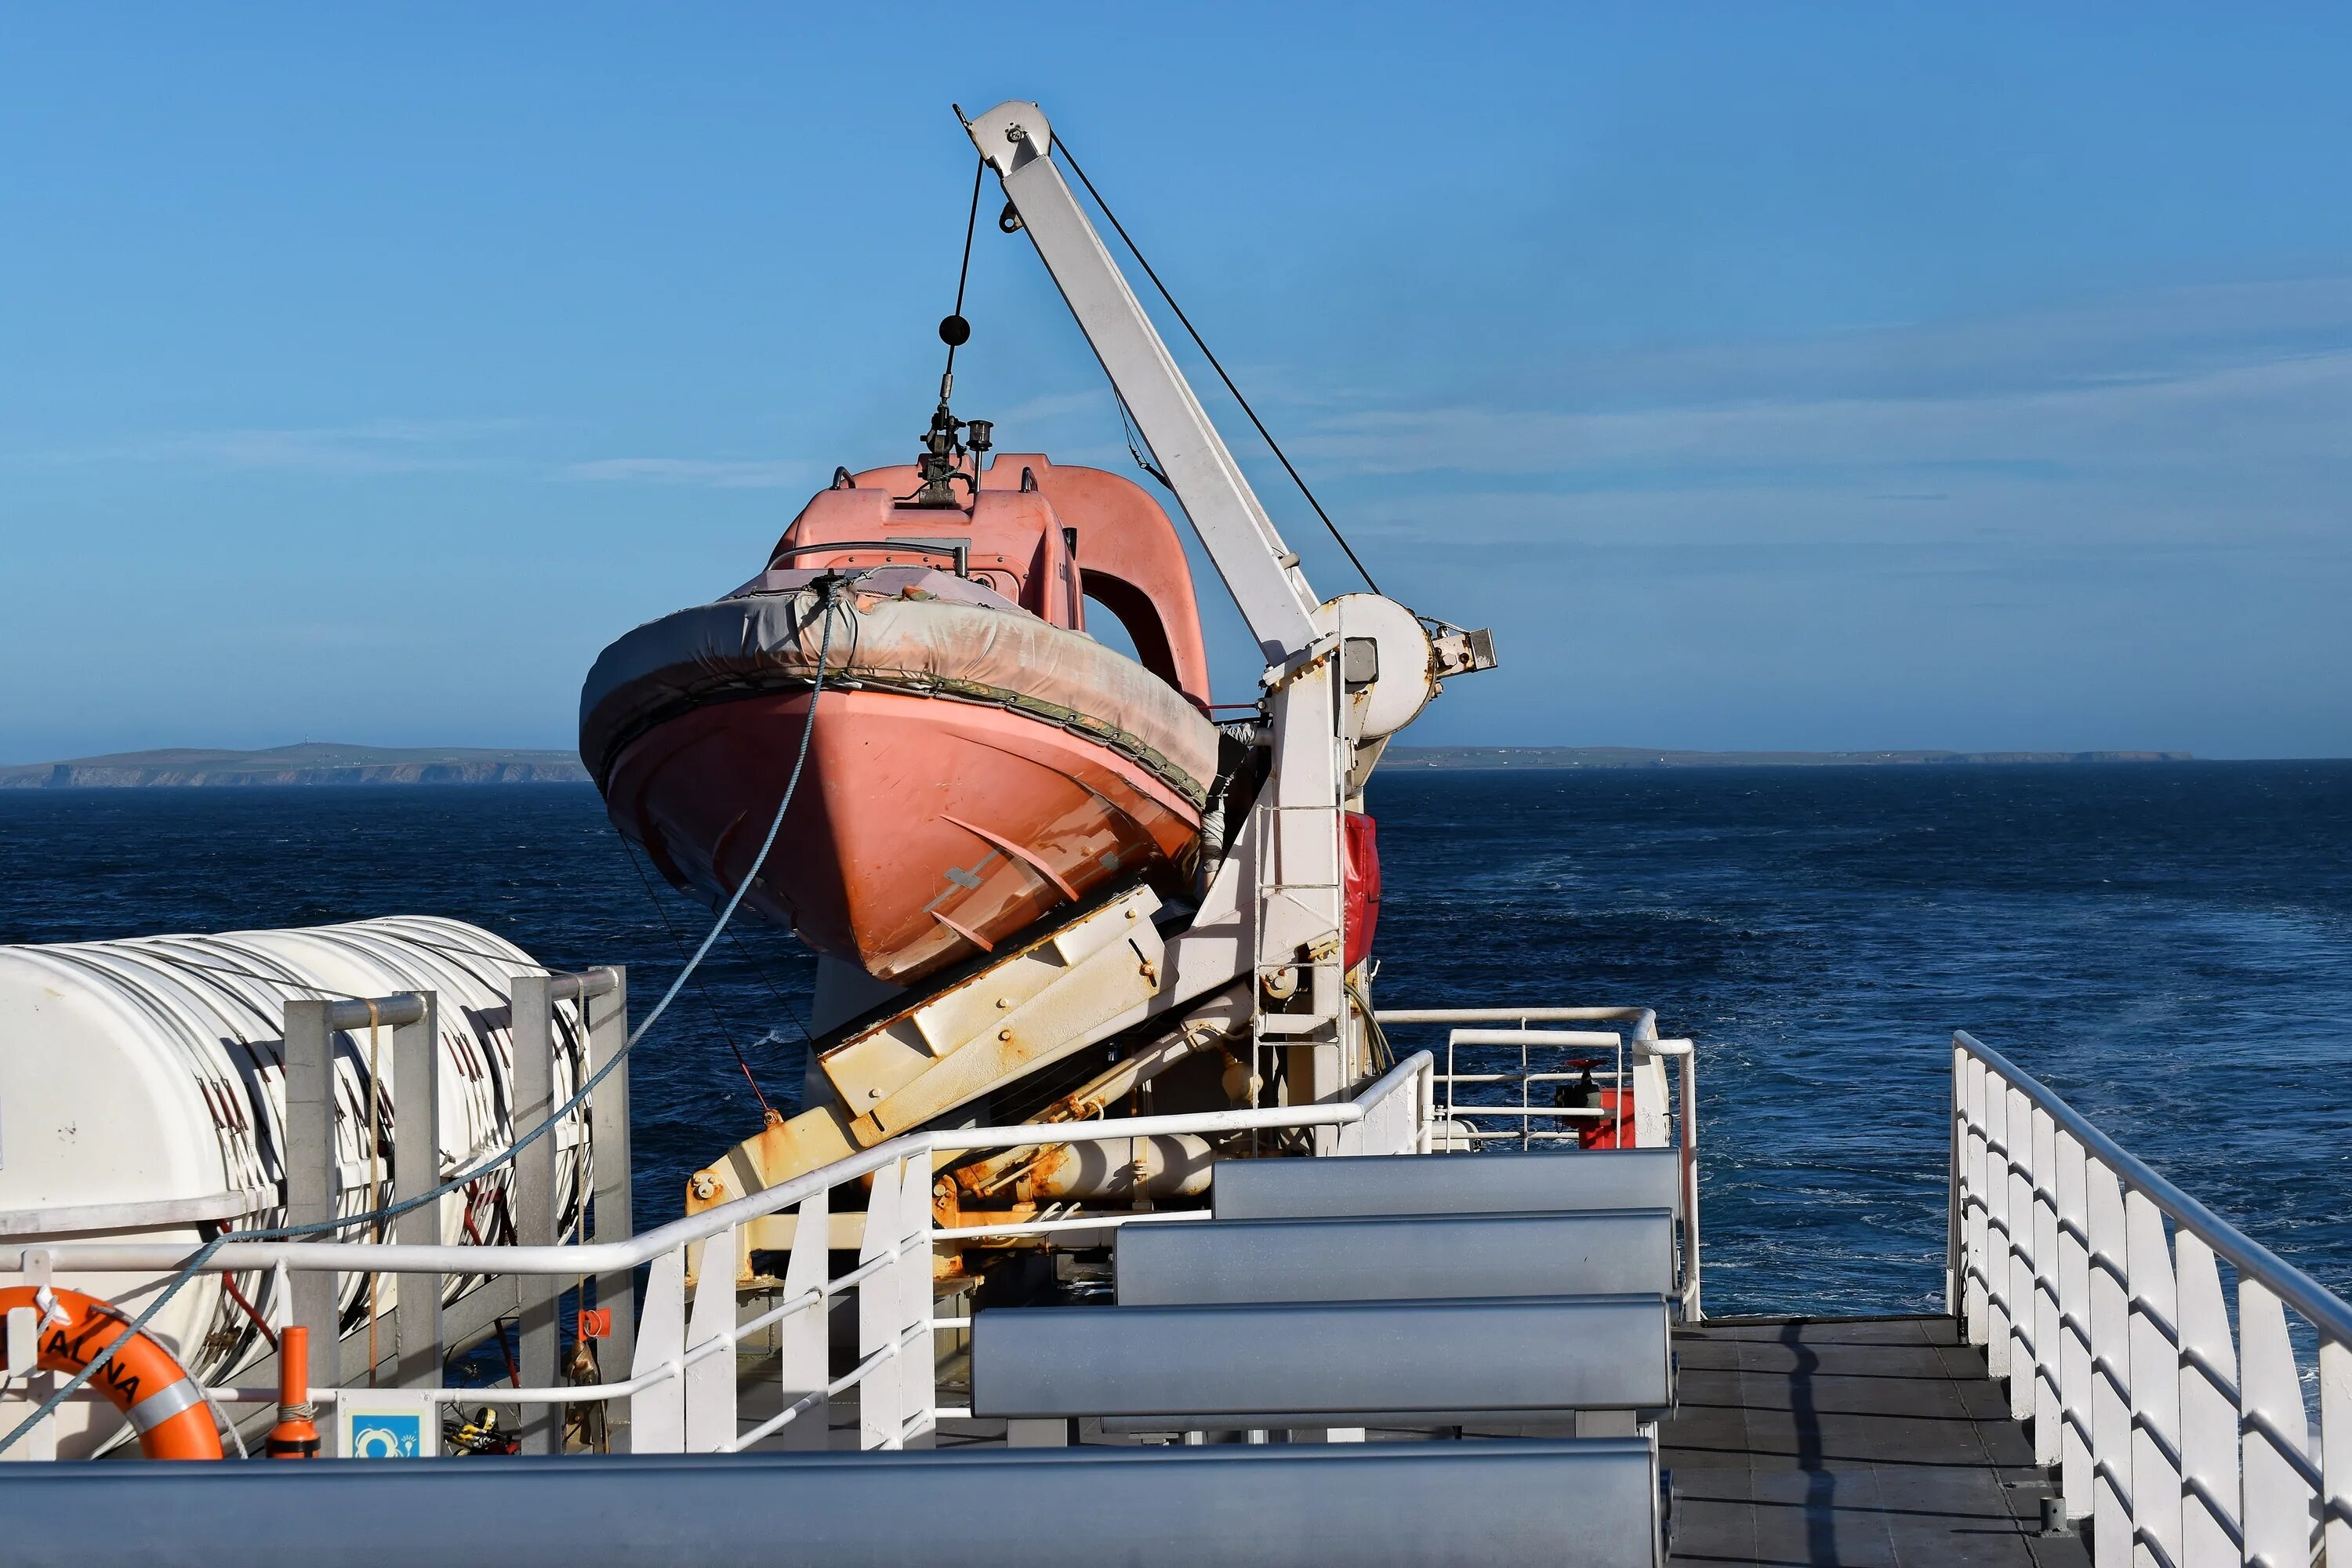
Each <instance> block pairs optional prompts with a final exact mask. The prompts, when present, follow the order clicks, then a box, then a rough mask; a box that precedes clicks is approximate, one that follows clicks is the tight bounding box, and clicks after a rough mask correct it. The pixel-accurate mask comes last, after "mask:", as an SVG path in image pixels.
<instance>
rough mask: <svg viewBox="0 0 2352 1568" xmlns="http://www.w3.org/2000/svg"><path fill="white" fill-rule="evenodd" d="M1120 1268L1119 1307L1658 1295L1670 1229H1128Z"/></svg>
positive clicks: (1513, 1220) (1384, 1223)
mask: <svg viewBox="0 0 2352 1568" xmlns="http://www.w3.org/2000/svg"><path fill="white" fill-rule="evenodd" d="M1301 1163H1305V1162H1301ZM1315 1163H1318V1164H1344V1163H1361V1162H1349V1161H1336V1160H1335V1161H1318V1162H1315ZM1231 1168H1232V1167H1231V1166H1220V1167H1219V1169H1221V1170H1225V1169H1231ZM1117 1267H1118V1302H1119V1305H1120V1306H1122V1307H1127V1306H1144V1307H1151V1306H1177V1305H1207V1304H1211V1303H1217V1302H1253V1301H1368V1300H1447V1299H1452V1300H1462V1299H1470V1298H1478V1297H1491V1296H1581V1295H1623V1294H1626V1293H1629V1292H1633V1293H1641V1294H1645V1295H1649V1296H1664V1295H1670V1294H1672V1293H1673V1291H1674V1289H1675V1224H1674V1216H1673V1215H1672V1214H1671V1213H1669V1212H1668V1211H1667V1210H1665V1209H1663V1208H1653V1209H1596V1210H1593V1211H1591V1212H1590V1213H1582V1214H1577V1213H1567V1214H1557V1213H1556V1214H1496V1215H1487V1214H1479V1215H1407V1216H1397V1215H1368V1216H1357V1217H1350V1218H1337V1219H1333V1218H1318V1219H1276V1220H1233V1219H1216V1220H1208V1221H1202V1222H1199V1223H1178V1224H1169V1225H1130V1226H1122V1227H1120V1230H1119V1233H1118V1252H1117Z"/></svg>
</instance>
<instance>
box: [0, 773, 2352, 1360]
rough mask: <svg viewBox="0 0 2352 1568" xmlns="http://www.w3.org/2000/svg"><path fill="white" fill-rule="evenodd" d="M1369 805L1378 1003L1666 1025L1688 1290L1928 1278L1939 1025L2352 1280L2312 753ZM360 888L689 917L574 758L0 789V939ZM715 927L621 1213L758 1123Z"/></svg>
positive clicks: (526, 906) (389, 909)
mask: <svg viewBox="0 0 2352 1568" xmlns="http://www.w3.org/2000/svg"><path fill="white" fill-rule="evenodd" d="M1372 805H1373V809H1374V811H1375V812H1376V814H1377V815H1378V816H1379V817H1380V819H1381V849H1382V855H1383V861H1384V869H1385V872H1386V881H1387V886H1386V897H1385V901H1384V903H1383V906H1382V910H1383V912H1382V916H1381V932H1380V942H1379V947H1378V952H1379V955H1380V957H1381V973H1380V977H1379V981H1378V986H1377V995H1378V1000H1379V1001H1380V1003H1381V1005H1384V1006H1412V1005H1429V1006H1434V1005H1471V1004H1477V1003H1488V1002H1496V1003H1504V1002H1507V1003H1511V1004H1517V1005H1528V1004H1534V1005H1552V1004H1586V1003H1593V1004H1620V1003H1629V1004H1641V1005H1648V1006H1652V1007H1654V1008H1656V1009H1657V1012H1658V1016H1659V1020H1660V1024H1661V1026H1662V1027H1663V1028H1664V1030H1665V1031H1666V1032H1667V1033H1668V1034H1670V1035H1687V1036H1689V1037H1692V1038H1694V1039H1696V1041H1697V1042H1698V1050H1699V1060H1700V1064H1701V1066H1700V1084H1701V1104H1700V1125H1701V1128H1702V1138H1703V1178H1702V1179H1703V1188H1702V1190H1703V1213H1704V1216H1705V1220H1706V1271H1707V1306H1708V1309H1709V1310H1710V1311H1711V1312H1716V1313H1725V1312H1734V1311H1822V1312H1832V1311H1895V1310H1909V1309H1916V1308H1921V1307H1927V1306H1930V1305H1933V1304H1937V1303H1938V1302H1939V1300H1940V1293H1941V1278H1942V1276H1941V1269H1942V1258H1943V1246H1944V1210H1943V1204H1944V1162H1945V1117H1946V1104H1947V1081H1948V1055H1947V1048H1948V1041H1949V1039H1950V1035H1951V1031H1952V1030H1953V1029H1954V1028H1955V1027H1965V1028H1968V1029H1969V1030H1970V1031H1972V1032H1973V1033H1975V1034H1977V1035H1978V1036H1979V1037H1980V1038H1982V1039H1983V1040H1984V1041H1985V1042H1986V1043H1988V1044H1990V1045H1992V1046H1994V1047H1998V1048H2000V1049H2002V1050H2004V1051H2006V1052H2008V1053H2009V1054H2010V1055H2011V1056H2012V1057H2013V1058H2015V1059H2016V1060H2017V1061H2018V1062H2020V1063H2021V1065H2022V1066H2024V1067H2025V1068H2027V1070H2029V1071H2032V1072H2034V1073H2036V1074H2038V1075H2039V1076H2041V1077H2042V1079H2043V1080H2044V1081H2045V1082H2047V1083H2049V1084H2050V1085H2051V1086H2052V1087H2053V1088H2054V1089H2057V1090H2058V1091H2059V1092H2060V1093H2062V1094H2063V1095H2065V1096H2066V1097H2067V1098H2068V1099H2070V1100H2073V1102H2074V1104H2075V1105H2076V1106H2077V1107H2079V1108H2080V1109H2082V1110H2084V1111H2085V1112H2087V1113H2089V1114H2090V1115H2091V1116H2093V1117H2094V1118H2095V1119H2096V1120H2097V1121H2099V1122H2100V1123H2101V1124H2102V1125H2103V1126H2104V1127H2105V1129H2106V1130H2107V1131H2109V1132H2110V1133H2112V1134H2113V1135H2114V1136H2115V1137H2116V1138H2117V1139H2118V1140H2119V1141H2120V1142H2123V1143H2124V1144H2125V1145H2126V1147H2128V1148H2130V1149H2132V1150H2134V1151H2135V1152H2138V1153H2139V1154H2140V1155H2141V1156H2142V1157H2143V1158H2145V1159H2147V1161H2149V1162H2150V1163H2152V1164H2154V1165H2156V1166H2157V1167H2158V1169H2160V1170H2163V1171H2164V1172H2166V1173H2168V1174H2169V1175H2171V1176H2172V1177H2173V1178H2174V1179H2175V1180H2176V1181H2178V1182H2179V1183H2180V1184H2182V1185H2183V1186H2185V1187H2187V1188H2188V1189H2189V1191H2190V1192H2192V1193H2195V1194H2198V1195H2200V1197H2202V1198H2204V1199H2205V1200H2206V1201H2207V1202H2208V1203H2209V1204H2210V1205H2211V1206H2212V1207H2214V1208H2215V1209H2217V1210H2218V1211H2220V1212H2221V1214H2223V1215H2226V1216H2229V1217H2231V1218H2232V1219H2234V1220H2236V1221H2237V1222H2238V1223H2239V1224H2240V1225H2242V1226H2243V1227H2244V1228H2245V1229H2246V1230H2248V1231H2249V1232H2251V1233H2252V1235H2253V1236H2255V1237H2257V1238H2259V1239H2261V1240H2262V1241H2263V1242H2265V1243H2267V1244H2268V1245H2270V1246H2271V1247H2273V1248H2275V1249H2276V1250H2278V1251H2279V1252H2281V1253H2282V1254H2284V1255H2285V1256H2286V1257H2287V1258H2290V1259H2291V1260H2294V1261H2295V1262H2298V1263H2300V1264H2302V1265H2303V1266H2304V1267H2305V1268H2308V1269H2310V1270H2311V1271H2312V1272H2313V1273H2315V1274H2316V1275H2317V1276H2319V1277H2320V1278H2321V1279H2323V1280H2325V1281H2326V1282H2327V1283H2328V1284H2330V1285H2331V1286H2333V1287H2335V1288H2336V1289H2338V1290H2346V1289H2352V763H2179V764H2158V765H2116V766H2074V765H2068V766H2040V767H2036V766H2020V767H1993V766H1968V767H1949V768H1895V767H1889V768H1856V769H1736V770H1734V769H1726V770H1719V771H1697V770H1695V771H1680V770H1675V771H1667V770H1661V771H1656V772H1632V773H1621V772H1596V773H1494V772H1463V773H1396V774H1394V775H1393V776H1384V777H1383V778H1382V779H1381V780H1380V781H1379V782H1377V783H1376V784H1375V785H1374V789H1373V799H1372ZM393 912H429V913H435V914H444V915H452V916H456V917H457V918H459V919H462V920H467V921H474V922H477V923H478V924H481V925H484V926H488V927H489V928H491V929H492V930H495V931H499V932H500V933H502V934H504V935H505V936H507V937H509V938H510V939H511V940H513V941H514V942H518V943H520V945H521V946H523V947H524V948H525V949H527V950H529V951H530V952H533V953H535V954H537V955H538V956H540V957H541V958H542V959H543V960H545V961H547V962H549V963H554V964H557V965H559V966H563V967H574V966H581V965H585V964H589V963H614V962H618V963H627V964H628V965H630V966H631V971H632V978H631V990H632V992H633V994H635V997H636V998H638V1003H637V1005H638V1008H639V1010H640V1012H642V1009H643V1008H644V1007H645V1006H647V1005H650V1004H651V1001H652V999H653V998H654V996H656V994H658V990H659V988H660V987H661V986H662V985H664V984H667V980H668V979H669V977H670V976H671V975H673V974H675V973H676V972H677V964H678V962H679V958H680V954H681V951H682V948H681V943H684V944H687V945H690V944H691V943H692V942H694V941H696V940H698V938H699V936H700V934H701V931H702V930H703V928H704V925H705V923H706V921H708V919H709V917H708V915H707V914H706V913H705V912H704V911H703V910H701V909H700V908H699V907H698V906H697V905H694V904H691V903H689V902H688V901H687V900H685V899H683V898H681V897H679V896H677V895H676V894H674V893H671V892H669V891H668V890H667V889H657V890H656V892H655V893H651V894H649V892H648V890H647V889H646V887H645V886H644V885H643V883H642V882H641V881H640V879H639V876H638V874H637V872H636V871H635V868H634V867H633V865H632V862H631V861H630V859H629V858H628V857H627V856H626V855H625V853H624V851H623V849H622V847H621V843H620V840H619V839H618V837H616V836H615V835H614V832H613V831H612V829H611V828H610V827H608V826H606V824H605V821H604V814H603V811H602V808H601V806H600V805H599V803H598V801H597V798H596V796H595V795H594V794H593V791H591V790H590V789H588V788H587V787H586V786H584V785H583V786H578V787H572V786H562V785H539V786H516V787H501V788H482V789H462V788H446V789H433V788H382V789H344V790H339V789H284V790H252V791H243V790H168V789H166V790H141V791H123V792H111V791H91V792H64V793H57V794H49V793H39V792H5V793H0V942H60V941H70V940H80V939H87V938H97V937H110V936H124V935H133V934H142V933H150V932H155V931H215V930H232V929H239V928H250V927H257V926H278V925H302V924H313V923H318V922H323V921H342V920H353V919H358V918H361V917H363V916H367V915H373V914H385V913H393ZM742 939H743V940H742V942H741V944H740V946H738V945H737V944H735V943H732V942H721V943H720V945H719V948H718V949H717V950H716V951H715V952H714V954H713V957H712V959H711V961H710V962H709V964H708V965H707V966H706V967H705V969H704V971H703V979H704V981H705V982H706V983H705V984H700V985H698V986H694V987H691V988H689V989H688V992H687V993H686V994H684V995H683V996H681V998H680V1000H679V1003H678V1005H677V1007H676V1008H674V1009H673V1011H672V1013H671V1015H670V1016H669V1017H668V1018H667V1019H666V1020H665V1021H664V1023H663V1025H662V1026H661V1027H660V1029H659V1030H658V1032H657V1033H656V1035H655V1036H653V1037H649V1038H648V1039H647V1040H646V1043H645V1045H644V1046H643V1047H640V1052H639V1056H638V1058H637V1059H636V1062H635V1069H634V1070H635V1106H636V1115H637V1117H638V1122H637V1127H636V1130H635V1131H636V1139H637V1152H638V1163H639V1167H640V1177H639V1187H638V1191H639V1193H640V1194H642V1196H641V1200H640V1202H641V1208H642V1213H641V1215H640V1218H641V1221H645V1222H651V1221H656V1220H659V1219H664V1218H667V1217H669V1216H671V1215H674V1214H675V1213H676V1212H677V1194H678V1192H679V1188H680V1184H682V1183H683V1181H684V1179H685V1176H686V1174H687V1173H688V1172H689V1171H691V1170H693V1169H694V1168H695V1167H697V1166H698V1165H699V1164H701V1163H703V1162H705V1161H706V1160H708V1159H709V1158H710V1157H711V1156H712V1155H713V1154H714V1153H716V1152H718V1151H719V1150H721V1149H723V1148H725V1147H726V1146H728V1145H730V1144H731V1143H733V1142H736V1141H737V1140H738V1139H740V1138H741V1137H742V1136H744V1135H745V1134H747V1133H748V1132H750V1131H753V1130H755V1129H756V1128H757V1127H758V1126H759V1122H760V1116H759V1106H758V1102H757V1101H756V1100H755V1099H754V1098H753V1093H752V1089H751V1086H750V1084H748V1083H747V1082H746V1079H745V1075H744V1073H743V1071H742V1070H741V1069H740V1068H739V1066H738V1065H737V1061H736V1058H735V1055H734V1050H740V1052H741V1053H742V1056H743V1058H744V1060H745V1061H746V1062H747V1063H748V1064H749V1066H750V1068H751V1073H752V1075H753V1076H754V1077H755V1078H756V1079H758V1081H759V1083H760V1085H761V1088H762V1089H764V1091H765V1093H766V1095H767V1097H768V1099H769V1100H771V1101H772V1102H774V1103H775V1104H777V1105H778V1106H779V1107H780V1108H784V1109H789V1108H790V1106H791V1103H792V1101H793V1097H794V1094H795V1091H796V1089H797V1088H798V1085H799V1082H800V1078H801V1071H802V1066H803V1059H804V1056H803V1053H804V1045H803V1037H802V1036H801V1034H800V1033H799V1030H798V1029H797V1027H796V1026H795V1025H794V1024H793V1021H792V1017H793V1014H795V1013H797V1014H798V1016H801V1017H803V1018H804V1017H805V1016H807V1012H806V1009H807V1001H808V994H809V983H810V978H811V973H812V969H813V965H812V963H810V961H809V960H808V959H807V958H806V957H805V956H804V955H803V953H802V952H800V951H799V950H798V948H797V947H796V946H795V944H794V942H793V939H792V938H791V937H790V936H789V935H788V934H785V933H782V932H778V931H772V930H768V929H763V928H760V927H756V926H747V927H745V928H744V929H743V931H742ZM730 1041H731V1042H732V1046H733V1050H730ZM1417 1043H1419V1041H1418V1040H1413V1041H1407V1040H1404V1039H1402V1038H1401V1039H1400V1041H1399V1044H1400V1045H1401V1046H1403V1045H1408V1044H1417Z"/></svg>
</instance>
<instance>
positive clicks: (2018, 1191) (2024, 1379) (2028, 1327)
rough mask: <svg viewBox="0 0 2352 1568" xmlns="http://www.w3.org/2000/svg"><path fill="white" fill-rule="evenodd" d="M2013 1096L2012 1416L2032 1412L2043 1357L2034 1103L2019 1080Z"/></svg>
mask: <svg viewBox="0 0 2352 1568" xmlns="http://www.w3.org/2000/svg"><path fill="white" fill-rule="evenodd" d="M2006 1098H2007V1099H2008V1101H2009V1114H2008V1121H2007V1122H2006V1123H2005V1131H2007V1134H2008V1135H2007V1136H2006V1137H2004V1138H2003V1139H2002V1140H2001V1142H2003V1143H2006V1144H2007V1145H2009V1181H2008V1183H2007V1186H2008V1191H2009V1210H2008V1217H2009V1259H2010V1261H2009V1289H2008V1290H2007V1292H2006V1294H2007V1296H2008V1298H2009V1335H2010V1347H2009V1415H2010V1419H2011V1420H2012V1421H2030V1420H2032V1417H2033V1401H2034V1398H2035V1392H2034V1391H2035V1389H2036V1387H2037V1386H2038V1384H2039V1383H2040V1381H2041V1380H2040V1378H2039V1377H2038V1376H2037V1375H2036V1365H2037V1363H2038V1362H2039V1360H2040V1357H2039V1355H2038V1354H2037V1353H2036V1352H2035V1349H2034V1346H2033V1343H2032V1341H2033V1328H2034V1324H2033V1296H2034V1284H2033V1281H2034V1276H2035V1273H2036V1268H2035V1263H2034V1257H2033V1102H2032V1100H2028V1099H2027V1098H2026V1097H2025V1091H2024V1090H2023V1089H2019V1088H2017V1087H2016V1086H2014V1085H2011V1086H2010V1088H2009V1091H2008V1094H2007V1097H2006Z"/></svg>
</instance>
